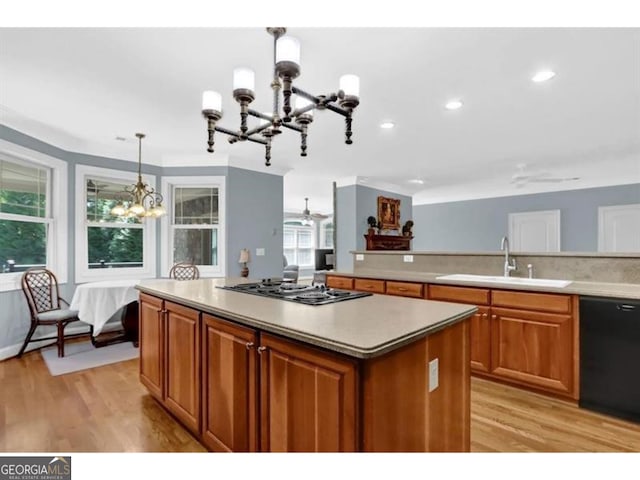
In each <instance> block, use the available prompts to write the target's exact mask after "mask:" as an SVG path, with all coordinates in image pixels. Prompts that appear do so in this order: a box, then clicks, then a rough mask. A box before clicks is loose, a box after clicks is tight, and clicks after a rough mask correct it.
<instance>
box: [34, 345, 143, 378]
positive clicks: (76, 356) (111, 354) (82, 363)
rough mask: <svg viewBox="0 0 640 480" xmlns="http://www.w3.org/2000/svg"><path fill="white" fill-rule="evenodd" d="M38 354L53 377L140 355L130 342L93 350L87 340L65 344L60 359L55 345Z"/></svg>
mask: <svg viewBox="0 0 640 480" xmlns="http://www.w3.org/2000/svg"><path fill="white" fill-rule="evenodd" d="M40 353H41V354H42V358H43V359H44V361H45V363H46V364H47V368H48V369H49V372H50V373H51V375H52V376H54V377H55V376H56V375H64V374H65V373H71V372H77V371H80V370H86V369H88V368H95V367H100V366H102V365H108V364H110V363H116V362H124V361H125V360H131V359H133V358H137V357H138V356H139V355H140V349H139V348H135V347H134V346H133V343H131V342H125V343H116V344H115V345H109V346H107V347H101V348H95V347H94V346H93V345H91V341H89V340H87V341H86V342H74V343H67V344H65V346H64V357H62V358H58V347H56V346H55V345H54V346H52V347H48V348H43V349H42V350H41V351H40Z"/></svg>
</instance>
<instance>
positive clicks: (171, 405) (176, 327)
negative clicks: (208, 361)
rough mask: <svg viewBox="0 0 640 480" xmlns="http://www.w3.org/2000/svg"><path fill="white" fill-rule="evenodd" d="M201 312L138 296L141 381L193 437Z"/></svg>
mask: <svg viewBox="0 0 640 480" xmlns="http://www.w3.org/2000/svg"><path fill="white" fill-rule="evenodd" d="M199 318H200V312H198V311H197V310H193V309H191V308H187V307H183V306H182V305H178V304H175V303H172V302H168V301H163V300H160V299H158V298H155V297H152V296H150V295H145V294H140V340H141V341H140V381H141V382H142V383H143V384H144V385H145V386H146V387H147V388H148V389H149V392H150V393H151V394H152V395H153V396H154V397H156V398H157V399H158V400H160V401H161V402H162V404H163V405H164V406H165V407H166V408H167V410H169V411H170V412H171V413H173V414H174V415H175V416H176V417H177V418H178V419H180V421H181V422H182V423H183V424H184V425H185V426H186V427H187V428H188V429H189V430H191V431H192V432H193V433H194V434H196V435H198V433H199V431H200V331H199Z"/></svg>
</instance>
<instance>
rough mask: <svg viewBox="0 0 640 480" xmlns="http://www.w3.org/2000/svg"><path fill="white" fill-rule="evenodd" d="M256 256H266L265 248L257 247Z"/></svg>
mask: <svg viewBox="0 0 640 480" xmlns="http://www.w3.org/2000/svg"><path fill="white" fill-rule="evenodd" d="M256 257H264V248H256Z"/></svg>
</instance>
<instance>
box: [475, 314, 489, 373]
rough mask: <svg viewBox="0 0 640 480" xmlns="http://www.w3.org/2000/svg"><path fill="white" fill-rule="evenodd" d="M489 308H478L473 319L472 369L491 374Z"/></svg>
mask: <svg viewBox="0 0 640 480" xmlns="http://www.w3.org/2000/svg"><path fill="white" fill-rule="evenodd" d="M489 313H490V310H489V308H488V307H478V311H477V312H476V314H475V315H474V316H473V317H471V334H470V337H471V369H472V370H473V371H479V372H487V373H488V372H489V371H490V368H491V319H490V317H489Z"/></svg>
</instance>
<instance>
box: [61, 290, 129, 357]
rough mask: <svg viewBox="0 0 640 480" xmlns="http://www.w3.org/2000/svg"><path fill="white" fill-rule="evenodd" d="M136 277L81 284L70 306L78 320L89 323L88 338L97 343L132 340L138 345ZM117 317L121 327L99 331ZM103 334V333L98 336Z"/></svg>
mask: <svg viewBox="0 0 640 480" xmlns="http://www.w3.org/2000/svg"><path fill="white" fill-rule="evenodd" d="M139 283H140V280H138V279H127V280H104V281H100V282H88V283H83V284H80V285H78V286H77V287H76V290H75V292H74V294H73V298H72V299H71V305H70V307H69V308H71V309H73V310H77V311H78V318H79V319H80V321H82V322H84V323H87V324H89V325H90V329H91V342H92V343H93V345H94V346H96V347H102V346H106V345H111V344H113V343H120V342H126V341H132V342H133V343H134V345H135V346H138V290H136V288H135V287H136V285H138V284H139ZM116 317H119V320H120V322H121V323H122V330H121V331H119V333H118V334H116V335H108V334H106V333H105V334H102V331H103V329H104V327H105V325H106V324H107V322H109V320H111V319H114V320H115V319H116ZM101 335H102V336H101Z"/></svg>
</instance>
